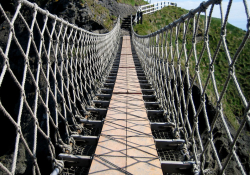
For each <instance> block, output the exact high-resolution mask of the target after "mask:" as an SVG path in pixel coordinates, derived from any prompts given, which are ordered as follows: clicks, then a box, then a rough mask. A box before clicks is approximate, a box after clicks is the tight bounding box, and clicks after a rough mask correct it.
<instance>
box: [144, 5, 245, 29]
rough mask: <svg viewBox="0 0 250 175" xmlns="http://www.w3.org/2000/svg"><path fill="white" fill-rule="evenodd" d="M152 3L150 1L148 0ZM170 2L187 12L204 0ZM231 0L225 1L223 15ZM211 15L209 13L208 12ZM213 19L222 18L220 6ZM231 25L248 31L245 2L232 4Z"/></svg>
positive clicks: (216, 7)
mask: <svg viewBox="0 0 250 175" xmlns="http://www.w3.org/2000/svg"><path fill="white" fill-rule="evenodd" d="M148 1H149V2H150V0H148ZM159 1H161V0H151V3H153V2H159ZM170 2H175V3H177V7H181V8H184V9H187V10H191V9H194V8H196V7H198V6H199V5H200V3H201V2H202V0H173V1H170ZM228 2H229V0H223V1H222V5H223V14H224V15H225V13H226V10H227V5H228ZM247 3H248V8H249V7H250V0H247ZM249 10H250V9H249ZM207 13H209V11H207ZM212 16H213V17H217V18H221V14H220V9H219V5H216V6H215V8H214V11H213V14H212ZM229 23H230V24H232V25H234V26H237V27H239V28H241V29H243V30H246V24H247V16H246V11H245V7H244V4H243V0H234V1H233V3H232V7H231V10H230V13H229Z"/></svg>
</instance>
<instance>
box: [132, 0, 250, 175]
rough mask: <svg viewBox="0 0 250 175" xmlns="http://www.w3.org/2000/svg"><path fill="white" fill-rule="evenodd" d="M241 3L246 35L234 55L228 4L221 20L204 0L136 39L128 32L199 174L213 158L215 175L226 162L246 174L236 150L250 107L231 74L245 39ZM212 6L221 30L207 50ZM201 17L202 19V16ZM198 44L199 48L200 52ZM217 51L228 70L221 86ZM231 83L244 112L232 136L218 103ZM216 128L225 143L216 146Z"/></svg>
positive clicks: (212, 2) (223, 170)
mask: <svg viewBox="0 0 250 175" xmlns="http://www.w3.org/2000/svg"><path fill="white" fill-rule="evenodd" d="M243 4H244V7H245V11H246V17H247V19H248V21H247V31H246V32H245V34H244V37H243V39H242V42H241V44H240V45H239V46H238V48H237V51H236V52H235V54H234V55H233V56H231V55H230V54H229V50H228V47H227V44H228V42H227V40H226V26H227V21H228V15H229V13H230V8H231V5H232V1H229V3H228V7H227V9H226V13H225V16H224V15H223V8H222V2H221V1H215V0H209V1H206V2H202V3H201V4H200V6H199V7H197V8H196V9H194V10H191V11H190V12H189V13H188V14H186V15H183V16H182V17H181V18H179V19H177V20H175V21H174V22H173V23H171V24H169V25H167V26H165V27H164V28H162V29H160V30H158V31H156V32H154V33H151V34H149V35H145V36H141V35H138V34H136V33H135V32H134V31H133V32H132V41H133V44H134V46H135V50H136V52H137V54H138V57H139V59H140V62H141V65H142V68H143V69H144V72H145V74H146V75H147V77H148V79H149V81H150V83H151V84H152V86H153V88H154V90H155V92H156V96H157V99H158V100H159V102H160V104H161V106H162V108H163V109H164V111H165V112H164V118H166V119H167V120H168V122H173V123H175V125H176V129H177V130H181V131H182V132H183V133H184V139H185V141H186V143H188V145H191V147H190V151H191V152H192V154H193V155H192V156H191V159H192V160H193V161H195V163H196V165H197V167H199V169H200V171H201V172H202V173H203V174H205V173H207V172H209V170H208V169H206V168H207V167H206V165H205V164H206V163H207V161H209V159H208V157H210V160H211V159H213V160H215V161H214V163H215V164H216V166H214V169H213V168H212V171H214V172H215V173H216V174H217V173H218V174H225V173H226V168H227V167H228V165H229V163H230V162H235V165H236V168H235V169H238V172H240V173H241V174H246V173H247V171H248V170H247V169H246V166H245V165H244V164H242V160H241V158H240V156H239V155H238V154H237V152H238V150H239V148H238V147H237V146H236V143H237V141H238V139H239V136H240V134H241V132H242V130H243V128H244V126H245V124H246V123H248V125H249V126H250V116H249V114H250V110H249V106H250V105H249V102H248V101H247V100H249V99H247V98H249V97H247V96H246V94H244V93H243V90H242V88H241V86H240V84H239V82H238V81H237V76H236V73H235V64H236V63H237V61H238V60H237V59H238V58H239V55H240V53H241V51H242V49H243V48H244V46H245V44H246V42H247V40H248V38H249V27H250V26H249V21H250V20H249V9H248V5H247V2H246V1H243ZM215 6H219V9H220V12H221V26H219V27H221V28H219V29H220V34H219V36H218V37H219V42H218V43H217V47H216V49H215V50H214V51H213V52H212V51H211V49H210V46H209V39H210V38H209V30H210V26H211V21H212V13H213V11H214V7H215ZM208 9H209V10H208ZM202 13H204V16H201V14H202ZM200 18H203V19H204V24H203V25H201V24H199V21H200ZM190 26H192V28H190ZM198 29H199V30H201V31H203V33H204V37H202V38H201V37H200V36H199V32H200V31H199V30H198ZM132 30H133V29H132ZM198 40H199V41H198ZM200 41H202V42H200ZM190 43H191V44H190ZM201 43H202V44H201ZM198 45H199V47H200V48H201V49H200V50H199V52H198V51H197V47H198ZM219 52H223V53H224V54H225V59H226V60H227V63H228V65H225V66H227V67H228V69H227V72H224V73H226V78H225V80H223V84H222V85H220V86H221V87H220V88H218V86H219V85H218V81H217V79H216V78H217V77H216V76H215V71H220V70H215V69H214V66H215V64H216V59H217V58H218V53H219ZM204 60H206V61H207V62H208V65H207V66H206V67H205V68H203V69H205V70H206V71H203V70H202V71H201V65H202V61H204ZM230 81H231V82H232V83H231V85H232V86H234V88H235V89H236V90H235V94H236V93H237V98H240V100H241V102H242V104H243V108H244V114H243V115H242V120H241V122H240V125H239V127H238V129H237V131H236V132H235V133H232V132H231V130H230V129H229V125H228V123H227V121H226V116H225V114H224V112H225V111H223V104H225V103H228V102H227V101H225V100H224V101H223V98H224V97H225V95H227V89H228V86H229V82H230ZM210 85H211V87H212V88H210V89H212V91H213V93H214V98H215V99H216V100H215V105H214V111H213V113H212V114H211V113H209V112H208V108H210V107H211V105H210V104H209V103H208V98H207V94H206V93H207V92H208V86H210ZM194 94H195V95H194ZM201 121H202V122H201ZM218 130H219V131H220V130H221V131H222V130H223V133H224V135H223V136H222V137H224V138H223V139H224V141H225V143H224V144H219V145H220V146H221V145H222V146H221V147H220V146H218V142H215V140H214V139H215V136H216V134H218V132H217V131H218ZM227 144H228V145H227ZM225 145H227V146H228V147H227V149H228V152H227V153H226V154H225V155H223V156H224V157H222V156H221V153H219V152H221V150H223V149H224V148H223V147H224V146H225ZM244 166H245V167H244ZM233 168H234V167H233Z"/></svg>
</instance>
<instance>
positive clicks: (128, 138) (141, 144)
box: [89, 36, 162, 175]
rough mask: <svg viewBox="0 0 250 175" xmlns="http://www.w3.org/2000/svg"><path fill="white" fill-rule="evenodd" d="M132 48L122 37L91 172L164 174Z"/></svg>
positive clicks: (127, 37)
mask: <svg viewBox="0 0 250 175" xmlns="http://www.w3.org/2000/svg"><path fill="white" fill-rule="evenodd" d="M135 67H136V66H135V64H134V59H133V56H132V51H131V43H130V36H124V37H123V44H122V51H121V57H120V64H119V69H118V73H117V78H116V82H115V86H114V90H113V94H112V97H111V101H110V105H109V108H108V111H107V116H106V118H105V121H104V125H103V129H102V133H101V136H100V138H99V141H98V145H97V148H96V152H95V156H94V158H93V161H92V164H91V167H90V171H89V174H95V175H97V174H100V175H101V174H142V173H143V174H154V175H158V174H162V170H161V164H160V161H159V158H158V155H157V152H156V148H155V143H154V139H153V136H152V133H151V128H150V123H149V121H148V119H147V112H146V109H145V107H144V102H143V97H142V94H141V89H140V84H139V79H138V77H137V72H136V70H135Z"/></svg>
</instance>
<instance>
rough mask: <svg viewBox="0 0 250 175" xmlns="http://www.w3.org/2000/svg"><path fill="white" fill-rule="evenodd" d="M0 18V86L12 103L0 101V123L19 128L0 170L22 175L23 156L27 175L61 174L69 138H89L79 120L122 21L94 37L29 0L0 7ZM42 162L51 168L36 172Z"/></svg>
mask: <svg viewBox="0 0 250 175" xmlns="http://www.w3.org/2000/svg"><path fill="white" fill-rule="evenodd" d="M0 15H1V16H2V17H3V19H2V18H1V24H0V25H1V28H3V29H4V32H5V33H6V35H5V36H7V37H3V38H1V47H0V60H1V63H0V88H1V94H5V93H6V94H9V96H10V97H11V98H12V99H11V101H10V100H8V98H4V97H2V98H1V102H0V113H1V114H0V115H2V118H4V119H6V120H4V121H5V122H3V123H4V125H6V126H10V127H11V126H14V128H15V129H16V131H15V132H14V135H15V138H9V139H10V140H13V142H14V145H15V146H14V148H13V151H12V152H11V156H10V157H11V158H9V159H8V162H7V163H6V161H3V162H2V161H1V162H0V172H2V173H3V174H16V173H20V171H22V170H23V169H22V168H24V169H25V168H26V167H23V163H24V162H23V161H25V159H27V161H28V163H27V164H26V163H25V165H26V166H29V168H27V169H28V170H30V171H31V172H29V173H32V174H42V172H44V171H45V172H47V171H49V170H53V169H54V168H58V169H59V170H60V171H62V169H63V161H60V160H57V158H58V157H57V156H58V153H60V152H66V153H71V152H72V150H73V149H74V145H75V141H74V139H73V138H72V137H71V135H72V134H75V133H83V134H87V131H86V133H85V130H84V127H83V125H82V123H80V122H79V121H80V119H81V118H84V117H91V114H90V113H89V112H88V111H87V108H88V107H93V100H95V99H96V97H95V95H96V94H97V93H99V92H100V91H101V88H102V87H103V86H104V82H105V80H106V79H107V77H108V74H109V72H110V70H111V68H112V63H113V61H114V59H115V57H116V53H117V50H118V46H119V43H120V17H119V18H118V20H117V23H116V25H115V26H114V28H113V29H112V30H111V31H110V32H109V33H106V34H96V33H92V32H89V31H86V30H84V29H82V28H79V27H77V26H76V25H74V24H71V23H69V22H67V21H66V20H64V19H62V18H59V17H57V16H56V15H53V14H51V13H49V12H48V11H47V10H43V9H41V8H40V7H38V5H37V4H35V3H30V2H28V1H27V0H19V1H18V2H17V6H16V10H15V12H14V14H10V13H7V12H6V11H5V9H3V7H2V4H1V3H0ZM2 26H3V27H2ZM9 92H13V94H18V95H16V96H14V95H12V93H11V94H10V93H9ZM14 102H15V103H14ZM15 106H16V107H15ZM14 108H15V109H14ZM10 109H11V110H10ZM31 131H32V132H31ZM2 134H5V133H1V136H2ZM9 137H12V136H11V135H9ZM8 144H10V145H12V144H13V143H12V142H10V143H8ZM6 149H10V148H8V147H7V148H6ZM5 151H6V152H7V150H5ZM20 154H21V155H25V156H24V157H25V158H24V159H23V158H22V156H21V157H20ZM47 156H48V157H50V159H49V161H44V157H45V159H46V157H47ZM0 159H1V157H0ZM41 161H43V162H41ZM20 164H21V165H20ZM44 165H47V166H49V167H46V168H44V169H41V166H42V167H44ZM20 167H21V169H22V170H20ZM28 170H27V171H28ZM51 172H52V171H51Z"/></svg>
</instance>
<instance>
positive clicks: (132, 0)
mask: <svg viewBox="0 0 250 175" xmlns="http://www.w3.org/2000/svg"><path fill="white" fill-rule="evenodd" d="M117 2H118V3H123V4H128V5H132V6H140V5H145V4H148V2H146V1H144V0H117Z"/></svg>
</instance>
